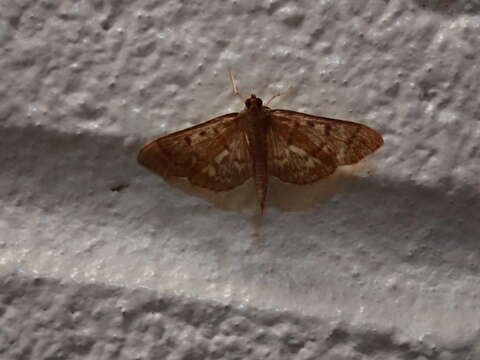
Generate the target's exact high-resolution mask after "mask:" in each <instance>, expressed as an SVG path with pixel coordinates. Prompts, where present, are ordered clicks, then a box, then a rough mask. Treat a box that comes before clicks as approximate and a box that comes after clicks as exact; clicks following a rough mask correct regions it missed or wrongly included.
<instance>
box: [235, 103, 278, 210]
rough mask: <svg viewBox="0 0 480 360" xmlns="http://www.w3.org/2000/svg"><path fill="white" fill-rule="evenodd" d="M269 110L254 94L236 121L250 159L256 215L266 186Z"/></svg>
mask: <svg viewBox="0 0 480 360" xmlns="http://www.w3.org/2000/svg"><path fill="white" fill-rule="evenodd" d="M269 111H270V109H269V108H267V107H265V106H263V104H262V100H261V99H259V98H257V97H256V96H255V95H254V94H252V96H251V97H250V99H248V100H247V101H246V102H245V110H243V111H242V112H241V113H240V114H239V116H238V121H239V122H240V126H241V127H242V128H243V129H244V132H245V138H246V142H247V144H248V151H249V153H250V159H252V160H253V161H252V163H251V167H252V170H251V171H252V174H253V179H254V182H255V190H256V191H255V192H256V196H257V213H258V214H262V213H263V208H264V206H265V198H266V196H267V186H268V144H267V134H268V130H269V128H270V124H271V121H270V112H269Z"/></svg>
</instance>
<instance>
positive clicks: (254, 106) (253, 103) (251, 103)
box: [245, 94, 263, 110]
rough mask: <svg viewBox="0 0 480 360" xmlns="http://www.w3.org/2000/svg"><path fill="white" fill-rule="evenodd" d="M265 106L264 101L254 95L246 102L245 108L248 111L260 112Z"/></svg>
mask: <svg viewBox="0 0 480 360" xmlns="http://www.w3.org/2000/svg"><path fill="white" fill-rule="evenodd" d="M262 106H263V103H262V99H260V98H258V97H256V96H255V94H252V95H251V96H250V97H249V98H248V99H247V100H246V101H245V107H246V108H247V109H248V110H260V109H261V108H262Z"/></svg>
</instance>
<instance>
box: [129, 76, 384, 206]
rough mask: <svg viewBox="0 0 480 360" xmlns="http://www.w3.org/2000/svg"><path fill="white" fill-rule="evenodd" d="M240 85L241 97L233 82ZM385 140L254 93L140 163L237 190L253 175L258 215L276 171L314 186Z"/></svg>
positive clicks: (156, 143) (165, 139) (149, 148)
mask: <svg viewBox="0 0 480 360" xmlns="http://www.w3.org/2000/svg"><path fill="white" fill-rule="evenodd" d="M231 79H232V83H233V77H231ZM233 87H234V91H235V93H236V94H237V95H239V96H240V94H239V92H238V90H237V88H236V86H235V84H234V83H233ZM279 95H280V94H277V95H275V96H273V97H272V99H270V101H271V100H273V99H274V98H275V97H277V96H279ZM270 101H269V102H267V105H268V103H270ZM382 144H383V138H382V136H381V135H380V134H379V133H377V132H376V131H375V130H373V129H371V128H369V127H368V126H365V125H362V124H358V123H354V122H350V121H344V120H337V119H330V118H326V117H320V116H314V115H307V114H304V113H300V112H296V111H291V110H279V109H270V108H269V107H267V106H265V105H263V103H262V100H261V99H260V98H258V97H257V96H255V95H253V94H252V95H251V96H250V98H248V99H246V100H245V109H244V110H243V111H242V112H240V113H231V114H226V115H222V116H219V117H216V118H214V119H212V120H209V121H207V122H204V123H201V124H199V125H196V126H193V127H190V128H188V129H184V130H180V131H177V132H174V133H172V134H169V135H166V136H162V137H159V138H158V139H155V140H153V141H151V142H149V143H147V144H146V145H145V146H144V147H143V148H142V149H141V150H140V152H139V154H138V162H139V163H140V164H142V165H143V166H145V167H147V168H148V169H150V170H152V171H153V172H155V173H157V174H158V175H160V176H162V177H164V178H169V177H182V178H187V179H188V180H189V181H190V182H191V183H192V184H193V185H196V186H199V187H202V188H206V189H209V190H213V191H226V190H230V189H233V188H235V187H236V186H239V185H241V184H243V183H244V182H245V181H246V180H248V179H250V178H251V177H253V180H254V183H255V189H256V198H257V214H259V215H261V214H262V213H263V210H264V206H265V197H266V194H267V185H268V176H269V175H272V176H275V177H277V178H279V179H280V180H282V181H284V182H288V183H293V184H310V183H313V182H315V181H317V180H320V179H322V178H325V177H327V176H329V175H331V174H332V173H333V172H334V171H335V169H336V168H337V167H338V166H340V165H351V164H355V163H357V162H358V161H360V160H361V159H362V158H364V157H365V156H367V155H369V154H371V153H373V152H374V151H375V150H377V149H378V148H379V147H380V146H382Z"/></svg>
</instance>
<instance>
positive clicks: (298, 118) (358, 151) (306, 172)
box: [267, 110, 383, 184]
mask: <svg viewBox="0 0 480 360" xmlns="http://www.w3.org/2000/svg"><path fill="white" fill-rule="evenodd" d="M270 114H271V127H270V130H269V132H268V134H267V142H268V147H269V159H268V171H269V173H270V175H273V176H276V177H278V178H279V179H280V180H282V181H285V182H290V183H294V184H309V183H312V182H314V181H317V180H319V179H321V178H324V177H326V176H328V175H330V174H332V173H333V172H334V171H335V169H336V168H337V167H338V166H339V165H350V164H354V163H356V162H358V161H360V160H361V159H363V158H364V157H365V156H367V155H368V154H371V153H372V152H374V151H375V150H376V149H378V148H379V147H380V146H381V145H382V144H383V139H382V137H381V136H380V134H378V133H377V132H376V131H375V130H373V129H371V128H369V127H367V126H365V125H362V124H358V123H353V122H350V121H343V120H336V119H329V118H324V117H318V116H313V115H307V114H303V113H298V112H295V111H290V110H271V112H270Z"/></svg>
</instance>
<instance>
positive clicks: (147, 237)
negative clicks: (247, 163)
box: [0, 0, 480, 360]
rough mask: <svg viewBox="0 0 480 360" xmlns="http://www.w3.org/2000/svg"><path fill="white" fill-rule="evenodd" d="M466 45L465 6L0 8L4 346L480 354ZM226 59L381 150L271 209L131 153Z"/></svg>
mask: <svg viewBox="0 0 480 360" xmlns="http://www.w3.org/2000/svg"><path fill="white" fill-rule="evenodd" d="M479 48H480V5H479V3H478V2H477V1H473V0H472V1H466V0H463V1H462V0H459V1H456V2H449V1H442V0H437V1H434V0H432V1H423V0H390V1H384V0H371V1H362V0H358V1H351V0H336V1H333V0H330V1H328V0H322V1H314V0H311V1H303V2H294V1H208V2H206V1H183V2H182V1H158V0H157V1H153V0H151V1H149V0H145V1H113V0H110V1H101V0H91V1H48V0H44V1H41V0H38V1H33V0H23V1H19V0H15V1H14V0H0V164H1V172H0V202H1V204H0V205H1V206H0V284H1V287H0V358H1V359H27V358H34V359H64V358H68V359H83V358H89V359H110V358H111V359H133V358H146V359H163V358H168V359H203V358H231V359H257V358H269V359H314V358H315V359H318V358H321V359H371V358H379V359H380V358H381V359H387V358H388V359H441V360H445V359H475V358H480V339H479V329H480V316H479V315H478V313H479V312H480V298H479V296H480V283H479V280H478V278H479V277H478V275H479V271H480V268H479V264H480V243H479V238H480V237H479V235H478V234H479V231H480V211H479V210H480V203H479V200H480V193H479V189H480V167H479V165H478V157H479V149H480V147H479V145H478V144H479V143H480V122H479V120H480V110H479V109H480V106H479V105H480V100H479V97H478V89H480V67H479V64H480V53H479V52H478V49H479ZM229 68H232V69H233V70H234V72H235V74H236V77H237V79H238V85H239V88H240V90H241V91H242V92H243V93H245V94H250V93H251V92H253V91H254V92H255V93H256V94H257V95H259V96H261V97H263V98H268V97H269V96H271V94H273V93H275V92H278V91H281V90H285V89H287V88H288V87H289V86H291V87H292V90H291V91H290V92H289V93H288V94H287V95H285V96H283V97H280V98H279V99H276V100H275V103H274V104H273V107H279V108H288V109H292V110H297V111H304V112H308V113H311V114H318V115H326V116H331V117H338V118H343V119H348V120H352V121H359V122H363V123H365V124H367V125H369V126H371V127H373V128H375V129H377V130H378V131H379V132H381V133H382V135H383V136H384V139H385V145H384V146H383V147H382V148H381V149H380V150H379V151H378V152H377V153H375V154H374V155H373V156H371V157H369V160H368V161H367V162H365V163H364V165H362V167H357V168H355V169H353V170H351V171H349V172H345V174H343V175H341V176H338V177H336V178H333V179H332V180H329V181H325V182H323V183H321V184H319V185H314V186H308V187H293V186H284V185H281V184H278V183H274V184H273V185H274V186H273V189H272V192H271V193H270V194H269V195H270V196H269V198H268V200H267V212H266V215H265V218H264V221H263V223H262V224H256V223H255V222H254V221H253V220H252V218H251V216H250V213H252V212H253V204H252V203H251V197H252V192H251V188H250V187H249V186H248V185H249V184H246V186H244V187H242V188H240V189H238V190H236V191H233V192H232V193H228V194H222V195H213V194H205V193H202V194H199V193H195V190H194V189H187V192H184V191H181V190H179V189H178V188H179V187H181V188H183V189H184V187H185V185H184V184H183V185H180V184H176V186H171V185H170V184H167V183H166V182H164V181H163V180H161V179H160V178H158V177H155V176H154V175H152V174H151V173H149V172H147V171H146V170H145V169H142V168H140V167H139V166H138V165H137V164H136V160H135V157H136V152H137V150H138V149H139V147H140V146H141V145H142V144H143V142H144V141H146V140H147V139H150V138H153V137H155V136H158V135H160V134H162V133H164V132H167V131H172V130H177V129H181V128H184V127H187V126H189V125H192V124H194V123H198V122H201V121H204V120H207V119H209V118H211V117H214V116H217V115H220V114H223V113H227V112H231V111H238V110H240V109H242V107H243V104H241V103H240V101H239V100H238V98H236V97H235V96H234V95H233V94H232V90H231V86H230V83H229V80H228V76H227V71H228V69H229ZM366 173H367V174H366ZM184 190H185V189H184ZM192 192H194V194H192ZM290 210H295V211H290Z"/></svg>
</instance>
